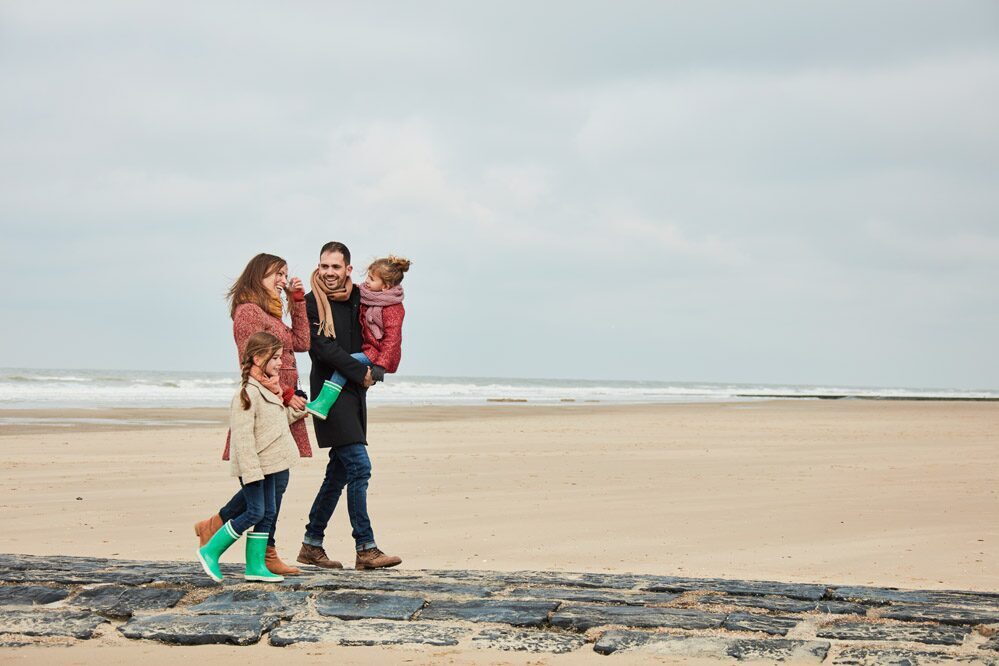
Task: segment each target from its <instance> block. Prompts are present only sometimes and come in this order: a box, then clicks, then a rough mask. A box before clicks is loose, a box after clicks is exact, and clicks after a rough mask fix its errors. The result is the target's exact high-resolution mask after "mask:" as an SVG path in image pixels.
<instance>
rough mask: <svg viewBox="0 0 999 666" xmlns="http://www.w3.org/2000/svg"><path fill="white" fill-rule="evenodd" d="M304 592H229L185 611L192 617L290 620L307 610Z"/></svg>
mask: <svg viewBox="0 0 999 666" xmlns="http://www.w3.org/2000/svg"><path fill="white" fill-rule="evenodd" d="M308 596H309V595H308V593H307V592H293V591H280V592H273V591H271V590H231V591H227V592H220V593H219V594H215V595H212V596H210V597H208V598H207V599H205V600H204V601H202V602H201V603H200V604H195V605H193V606H191V607H190V608H188V610H189V611H191V612H192V613H197V614H207V615H219V614H225V613H235V614H237V615H276V616H278V617H282V618H290V617H292V616H293V615H295V614H296V613H298V612H301V611H304V610H305V609H306V600H307V598H308Z"/></svg>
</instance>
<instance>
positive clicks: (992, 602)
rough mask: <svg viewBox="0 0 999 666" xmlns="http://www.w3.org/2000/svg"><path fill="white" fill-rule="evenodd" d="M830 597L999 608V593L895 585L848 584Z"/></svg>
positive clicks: (870, 602)
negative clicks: (903, 587)
mask: <svg viewBox="0 0 999 666" xmlns="http://www.w3.org/2000/svg"><path fill="white" fill-rule="evenodd" d="M829 597H830V598H831V599H837V600H841V601H857V602H860V603H865V604H880V605H884V604H893V603H903V604H936V605H945V606H970V607H973V608H976V609H981V610H987V609H991V610H997V611H999V594H993V593H990V592H960V591H953V590H941V591H937V590H899V589H896V588H894V587H863V586H845V587H836V588H832V589H830V592H829Z"/></svg>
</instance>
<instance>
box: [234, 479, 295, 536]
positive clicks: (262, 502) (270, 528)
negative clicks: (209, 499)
mask: <svg viewBox="0 0 999 666" xmlns="http://www.w3.org/2000/svg"><path fill="white" fill-rule="evenodd" d="M290 477H291V475H290V473H289V472H288V470H284V471H281V472H274V473H273V474H268V475H267V476H265V477H264V478H263V480H261V481H254V482H253V483H248V484H245V485H244V484H243V482H242V480H240V482H239V484H240V485H241V486H242V488H241V489H240V490H238V491H236V494H235V495H233V496H232V499H230V500H229V502H228V503H227V504H226V505H225V506H224V507H222V508H221V509H219V516H221V517H222V522H223V523H225V522H226V521H230V520H231V521H232V527H233V529H235V530H236V531H237V532H239V533H240V534H242V533H243V532H244V531H246V529H248V528H250V527H253V526H254V525H256V530H254V531H256V532H265V531H266V532H267V533H268V537H267V545H268V546H273V545H274V532H275V530H276V529H277V518H278V515H279V514H280V513H281V498H282V497H284V491H285V490H286V489H287V488H288V480H289V478H290ZM268 479H270V483H271V486H272V488H273V490H272V492H273V495H272V497H273V510H274V515H273V516H271V518H270V520H269V521H266V520H265V522H262V523H261V522H251V520H250V519H251V518H253V516H252V515H250V516H248V517H247V518H246V520H243V515H244V514H246V513H247V509H248V507H249V502H247V488H250V490H249V493H250V494H251V495H253V496H254V498H258V499H259V503H258V505H257V509H258V510H260V511H261V512H262V513H264V512H266V510H267V506H266V503H267V500H266V497H265V495H266V493H267V491H266V489H265V488H264V485H263V484H264V482H265V481H268ZM254 486H258V487H259V490H260V494H259V495H258V494H257V493H258V490H257V489H255V488H253V487H254ZM265 518H266V516H264V515H261V517H260V518H259V519H257V520H263V519H265ZM237 520H239V522H238V523H237V522H236V521H237ZM244 525H245V526H244ZM241 526H242V529H240V527H241Z"/></svg>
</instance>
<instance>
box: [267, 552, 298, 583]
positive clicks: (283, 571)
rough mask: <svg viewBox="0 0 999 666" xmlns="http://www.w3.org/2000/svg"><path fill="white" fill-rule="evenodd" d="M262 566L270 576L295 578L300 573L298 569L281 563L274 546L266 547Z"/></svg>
mask: <svg viewBox="0 0 999 666" xmlns="http://www.w3.org/2000/svg"><path fill="white" fill-rule="evenodd" d="M264 565H265V566H266V567H267V570H268V571H270V572H271V573H272V574H277V575H279V576H297V575H299V574H300V573H302V570H301V569H299V568H298V567H292V566H288V565H287V564H285V563H284V562H282V561H281V558H280V557H278V554H277V548H275V547H274V546H267V550H265V551H264Z"/></svg>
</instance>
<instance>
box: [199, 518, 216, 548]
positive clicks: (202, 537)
mask: <svg viewBox="0 0 999 666" xmlns="http://www.w3.org/2000/svg"><path fill="white" fill-rule="evenodd" d="M221 527H222V516H220V515H219V514H217V513H216V514H215V515H214V516H212V517H211V518H206V519H204V520H199V521H198V522H196V523H194V533H195V534H197V535H198V540H199V541H200V542H201V545H200V546H199V548H204V547H205V544H206V543H208V542H209V541H211V539H212V537H213V536H215V533H216V532H218V531H219V529H221Z"/></svg>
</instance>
